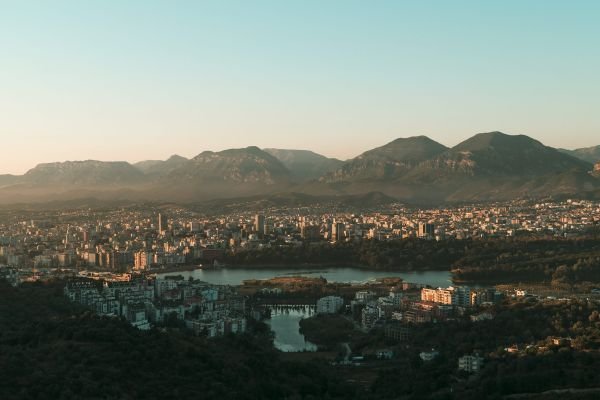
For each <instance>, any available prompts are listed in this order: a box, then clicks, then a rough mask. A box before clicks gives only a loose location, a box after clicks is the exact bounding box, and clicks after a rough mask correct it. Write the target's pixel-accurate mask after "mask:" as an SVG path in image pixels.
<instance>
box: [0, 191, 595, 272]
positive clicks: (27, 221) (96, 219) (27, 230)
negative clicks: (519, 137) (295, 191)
mask: <svg viewBox="0 0 600 400" xmlns="http://www.w3.org/2000/svg"><path fill="white" fill-rule="evenodd" d="M0 221H1V224H0V265H2V269H11V270H12V271H13V272H12V274H13V276H16V274H18V276H19V278H18V280H19V281H30V280H36V279H39V278H44V277H49V276H70V275H79V276H82V275H89V276H95V275H96V276H103V275H104V274H103V273H111V274H119V273H131V272H141V271H161V270H168V269H172V268H176V267H185V266H188V267H193V266H195V265H196V266H200V264H202V266H204V267H214V266H217V267H218V266H219V264H220V263H224V262H225V260H228V259H231V258H232V257H231V256H232V255H235V254H240V253H244V252H257V251H258V252H260V251H261V250H265V249H271V248H283V249H285V248H290V247H299V246H304V245H307V244H309V245H311V246H331V245H335V244H339V243H345V242H351V243H352V242H360V241H364V240H375V241H398V240H410V239H421V240H435V241H438V242H439V241H454V240H477V239H482V240H483V239H491V238H513V237H519V236H529V237H539V238H576V237H578V236H582V235H584V234H586V233H588V232H589V231H590V229H593V228H595V227H597V226H598V224H599V223H600V203H597V202H592V201H574V200H566V201H563V202H552V201H547V202H534V201H518V202H513V203H506V204H495V205H471V206H462V207H456V208H445V209H414V208H407V207H403V206H401V205H395V206H390V207H389V209H385V210H382V211H381V212H373V213H365V214H359V213H350V212H335V213H331V212H329V213H327V212H325V213H323V214H320V215H314V214H310V213H309V209H308V208H298V209H287V208H286V209H277V208H273V209H270V210H265V211H263V212H261V213H247V212H239V213H238V212H234V213H232V214H229V215H217V216H206V215H202V214H201V213H198V212H194V211H191V210H189V209H185V208H183V207H165V208H164V209H160V210H158V209H152V208H142V207H137V206H135V207H130V208H120V209H114V210H91V209H89V210H88V209H86V210H71V211H54V212H52V211H48V212H33V211H32V212H26V213H20V214H19V213H11V214H10V217H9V216H8V215H7V214H4V215H3V216H2V219H1V220H0ZM394 267H396V268H402V266H401V265H396V266H394ZM418 268H419V266H416V267H415V269H418ZM439 269H445V268H444V267H443V266H440V267H439ZM98 274H100V275H98Z"/></svg>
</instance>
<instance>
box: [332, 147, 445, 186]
mask: <svg viewBox="0 0 600 400" xmlns="http://www.w3.org/2000/svg"><path fill="white" fill-rule="evenodd" d="M447 149H448V148H447V147H446V146H444V145H442V144H440V143H438V142H436V141H434V140H431V139H429V138H428V137H426V136H415V137H410V138H401V139H396V140H394V141H393V142H390V143H388V144H386V145H384V146H381V147H377V148H375V149H373V150H369V151H367V152H364V153H363V154H361V155H360V156H358V157H356V158H354V159H352V160H350V161H348V162H346V163H345V164H344V165H342V166H341V167H340V168H338V169H337V170H336V171H334V172H332V173H329V174H326V175H325V176H323V177H322V178H321V180H322V181H323V182H329V183H332V182H348V181H350V182H352V181H360V180H373V179H376V180H390V179H397V178H400V177H401V176H402V175H404V174H406V173H407V172H408V171H410V170H412V169H413V168H415V167H417V166H419V165H420V163H422V162H424V161H427V160H429V159H431V158H432V157H435V156H437V155H439V154H441V153H443V152H444V151H446V150H447Z"/></svg>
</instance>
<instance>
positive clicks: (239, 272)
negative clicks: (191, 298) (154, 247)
mask: <svg viewBox="0 0 600 400" xmlns="http://www.w3.org/2000/svg"><path fill="white" fill-rule="evenodd" d="M160 275H161V276H163V275H183V276H184V277H185V278H186V279H187V278H188V277H190V276H192V277H194V279H199V280H201V281H205V282H209V283H212V284H214V285H241V284H242V282H243V281H244V280H246V279H269V278H273V277H276V276H291V275H294V276H307V277H317V278H318V277H319V276H322V277H323V278H325V279H327V281H328V282H366V281H369V280H373V279H377V278H386V277H398V278H402V279H404V280H405V281H407V282H411V283H419V284H424V285H431V286H433V287H438V286H442V287H446V286H448V285H450V284H452V280H451V274H450V271H424V272H396V271H373V270H367V269H360V268H348V267H338V268H325V269H324V268H320V269H316V268H315V269H298V268H260V267H256V268H219V269H205V270H195V271H184V272H173V273H164V274H160Z"/></svg>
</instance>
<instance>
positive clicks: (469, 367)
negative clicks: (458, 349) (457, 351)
mask: <svg viewBox="0 0 600 400" xmlns="http://www.w3.org/2000/svg"><path fill="white" fill-rule="evenodd" d="M482 367H483V358H482V357H479V355H477V354H474V355H467V356H462V357H461V358H459V359H458V369H459V370H460V371H466V372H473V373H476V372H479V371H481V368H482Z"/></svg>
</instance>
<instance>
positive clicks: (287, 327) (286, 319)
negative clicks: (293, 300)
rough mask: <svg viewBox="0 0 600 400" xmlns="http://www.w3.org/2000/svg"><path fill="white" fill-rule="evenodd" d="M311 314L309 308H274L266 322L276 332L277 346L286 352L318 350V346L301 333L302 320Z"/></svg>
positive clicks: (274, 342) (275, 342)
mask: <svg viewBox="0 0 600 400" xmlns="http://www.w3.org/2000/svg"><path fill="white" fill-rule="evenodd" d="M310 315H311V314H310V313H309V312H308V309H293V310H273V311H272V312H271V319H270V320H267V321H266V323H267V324H268V325H269V326H270V327H271V330H272V331H273V332H274V333H275V340H274V341H273V344H274V345H275V348H276V349H278V350H280V351H285V352H299V351H317V346H316V345H315V344H314V343H311V342H309V341H307V340H306V339H305V338H304V335H302V334H301V333H300V320H302V319H303V318H308V317H309V316H310Z"/></svg>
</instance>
